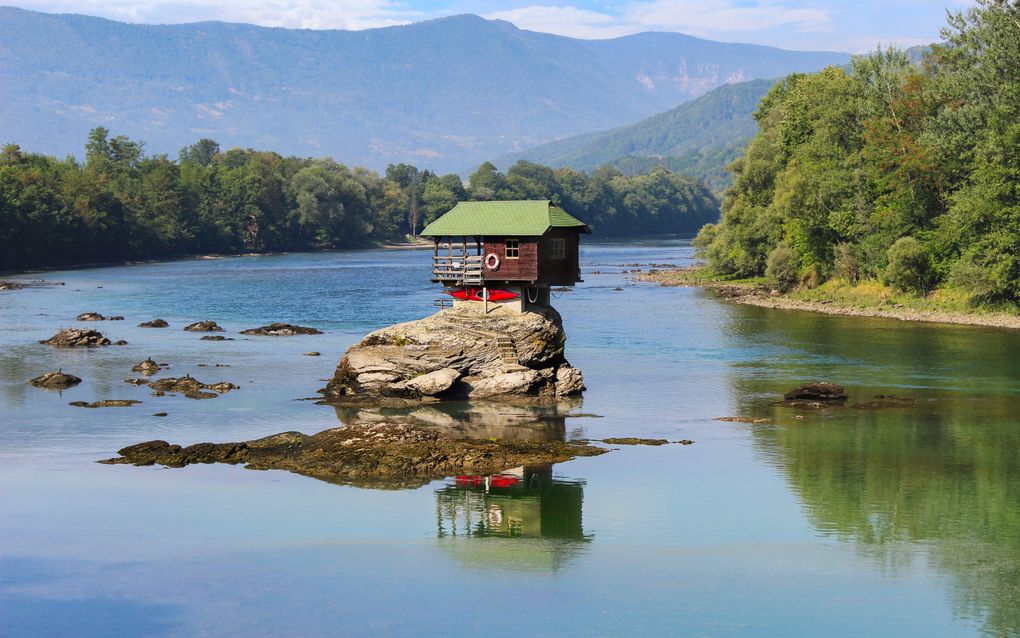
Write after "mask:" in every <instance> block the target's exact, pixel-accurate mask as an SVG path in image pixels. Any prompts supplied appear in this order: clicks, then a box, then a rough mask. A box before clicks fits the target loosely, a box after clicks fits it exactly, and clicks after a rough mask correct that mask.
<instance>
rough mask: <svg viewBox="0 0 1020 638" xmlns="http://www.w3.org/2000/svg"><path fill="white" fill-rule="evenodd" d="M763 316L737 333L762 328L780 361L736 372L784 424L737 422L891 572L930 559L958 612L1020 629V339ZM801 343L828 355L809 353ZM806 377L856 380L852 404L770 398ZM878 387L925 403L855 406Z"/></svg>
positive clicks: (743, 400) (810, 507)
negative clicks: (789, 404) (1013, 348)
mask: <svg viewBox="0 0 1020 638" xmlns="http://www.w3.org/2000/svg"><path fill="white" fill-rule="evenodd" d="M752 314H754V315H757V313H752ZM761 319H762V320H761V321H757V320H755V319H754V318H753V317H752V319H751V320H750V321H748V320H747V317H746V315H745V317H744V320H743V321H742V323H743V325H739V326H736V327H734V326H731V329H733V330H735V332H736V333H738V334H742V335H743V336H741V337H740V338H741V339H743V338H748V334H747V332H746V331H748V330H754V331H755V333H756V336H755V337H754V338H755V339H757V341H758V343H759V344H765V345H764V346H763V347H764V348H765V349H766V350H770V351H772V352H773V355H779V356H774V358H773V359H772V361H770V362H764V361H762V362H760V365H761V366H762V368H764V369H766V370H768V372H769V374H760V372H759V371H750V372H749V371H748V370H747V369H741V367H739V366H735V368H734V370H733V372H732V374H731V375H730V377H729V378H730V381H731V390H732V392H733V393H734V402H735V404H736V405H737V406H739V409H740V411H741V412H742V413H744V414H751V415H754V416H760V417H771V418H772V419H773V421H774V424H765V425H754V426H750V425H749V426H739V427H747V428H748V429H750V430H751V432H750V436H751V438H752V440H753V442H754V445H755V447H756V449H757V450H758V452H759V454H760V455H761V456H763V457H764V458H766V459H767V460H768V462H770V463H771V464H772V465H774V466H775V467H777V468H778V469H779V470H780V472H781V473H782V474H783V475H784V476H785V478H786V480H787V481H788V482H789V484H790V486H791V488H792V490H793V491H794V493H795V494H796V495H797V496H798V498H799V500H800V501H801V503H802V504H803V507H804V510H805V513H806V515H807V518H808V520H809V521H810V522H811V524H812V525H813V526H814V527H815V528H816V529H817V530H818V532H819V533H820V534H823V535H825V536H829V537H833V538H836V539H838V540H840V541H842V542H847V543H853V544H854V545H855V546H856V547H857V548H858V550H859V551H860V552H861V554H862V555H864V556H866V557H868V558H869V559H870V560H872V561H874V563H875V564H877V565H879V566H880V568H881V569H883V570H885V571H886V572H887V573H890V574H891V575H897V574H899V573H902V572H904V571H906V570H907V569H909V568H910V566H911V565H912V564H913V563H914V561H915V560H917V559H918V557H924V559H925V560H927V563H928V565H929V566H930V567H932V568H934V569H935V570H936V571H937V572H939V573H942V574H944V575H946V576H947V577H948V579H947V580H948V582H949V583H951V587H950V590H949V596H950V599H951V601H952V604H953V609H954V612H955V613H956V614H957V615H959V616H962V617H967V618H973V619H978V620H979V621H981V622H983V624H984V627H983V630H984V632H985V633H986V634H987V635H992V636H1012V635H1018V634H1020V397H1018V396H1016V394H1015V393H1016V386H1015V384H1014V383H1008V380H1009V379H1014V380H1015V379H1016V378H1018V375H1020V370H1018V367H1020V362H1017V361H1016V360H1015V359H1011V358H1010V357H1009V356H1008V355H1007V354H1006V353H1008V351H1009V345H1010V344H1015V343H1016V342H1017V336H1016V335H1012V334H1004V335H1002V338H1001V340H996V339H989V334H988V333H987V332H985V333H980V332H975V331H973V330H970V329H955V328H947V327H939V328H938V329H923V328H922V329H919V328H918V327H917V326H907V327H904V328H901V329H896V328H895V327H890V326H889V325H888V323H889V322H881V323H879V324H877V325H876V324H872V325H871V326H867V325H865V326H863V329H861V330H858V331H856V332H848V331H846V330H842V329H841V327H842V326H841V325H840V324H841V323H842V322H839V321H837V322H833V321H831V320H830V319H829V318H827V317H815V316H804V315H797V316H793V317H789V318H788V319H789V321H779V320H777V319H776V318H775V315H767V314H766V315H761ZM807 340H811V341H813V342H814V343H812V344H811V345H810V348H808V347H806V346H805V341H807ZM989 344H992V345H989ZM802 347H804V350H808V349H810V351H811V352H812V353H813V355H814V356H816V357H821V358H820V359H815V360H809V359H808V358H806V357H804V356H801V355H800V354H799V352H800V351H801V348H802ZM890 351H892V352H895V353H896V354H897V356H896V357H895V358H890V355H889V352H890ZM899 355H902V356H899ZM978 368H980V369H981V370H982V373H981V375H980V376H976V375H975V376H973V377H972V376H970V375H971V374H972V371H973V370H975V369H978ZM868 371H870V373H869V372H868ZM844 372H846V374H845V375H844V374H843V373H844ZM797 377H800V380H811V379H821V378H824V379H832V380H833V381H837V382H845V383H847V391H848V393H849V394H850V402H849V403H848V405H847V406H844V407H838V408H829V409H824V410H818V411H811V410H802V409H801V410H797V409H791V408H784V407H776V406H770V405H769V403H768V402H769V400H770V399H775V398H776V397H777V393H778V392H781V391H782V389H781V388H777V387H776V384H777V383H778V381H777V379H790V380H792V379H794V378H797ZM879 384H886V385H879ZM978 384H980V385H978ZM961 388H962V389H963V390H961ZM785 389H789V385H787V387H786V388H785ZM878 392H885V393H895V394H897V395H900V396H904V397H911V398H913V399H915V401H916V402H915V403H914V404H913V405H912V406H909V407H887V408H884V409H862V408H861V407H857V408H855V407H853V404H854V403H865V402H867V401H868V400H869V399H871V398H872V397H873V396H874V394H876V393H878Z"/></svg>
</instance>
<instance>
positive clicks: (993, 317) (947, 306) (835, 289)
mask: <svg viewBox="0 0 1020 638" xmlns="http://www.w3.org/2000/svg"><path fill="white" fill-rule="evenodd" d="M632 276H633V278H634V279H635V280H637V281H647V282H652V283H657V284H659V285H662V286H668V287H692V288H694V287H696V288H706V289H708V290H712V291H714V292H715V293H716V294H718V295H719V296H720V297H723V298H725V299H727V300H729V301H733V302H735V303H739V304H744V305H748V306H759V307H761V308H773V309H777V310H801V311H806V312H820V313H823V314H827V315H846V316H853V317H884V318H887V319H898V320H900V321H924V322H929V323H948V324H957V325H974V326H988V327H994V328H1010V329H1020V314H1017V313H1016V312H1008V311H1006V310H993V309H973V310H964V309H962V308H961V306H964V305H965V301H963V300H961V299H958V298H955V297H954V296H953V295H952V293H947V292H946V291H937V292H935V293H933V294H932V295H930V296H928V297H916V296H913V295H907V294H902V293H896V292H895V291H893V290H892V289H891V288H889V287H888V286H883V285H881V284H878V283H877V282H863V283H861V284H858V285H856V286H853V285H850V284H849V283H847V282H841V281H830V282H826V283H825V284H823V285H822V286H819V287H818V288H812V289H807V290H794V291H792V292H789V293H786V294H780V293H778V292H776V291H770V290H769V289H768V287H766V286H765V284H764V282H762V281H759V280H746V281H725V280H721V279H718V278H715V277H713V276H712V275H710V274H709V273H707V272H706V271H705V270H704V268H701V267H695V268H677V269H670V270H655V269H653V270H647V271H642V272H637V273H633V274H632Z"/></svg>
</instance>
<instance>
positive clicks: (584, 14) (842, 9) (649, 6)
mask: <svg viewBox="0 0 1020 638" xmlns="http://www.w3.org/2000/svg"><path fill="white" fill-rule="evenodd" d="M12 4H14V5H15V6H19V7H22V8H25V9H34V10H37V11H47V12H59V13H84V14H88V15H96V16H102V17H106V18H111V19H114V20H123V21H126V22H145V23H181V22H197V21H202V20H226V21H230V22H250V23H254V24H260V25H264V26H281V27H295V28H310V29H366V28H373V27H380V26H387V25H394V24H406V23H408V22H417V21H419V20H428V19H431V18H438V17H442V16H447V15H453V14H457V13H475V14H478V15H481V16H484V17H487V18H499V19H503V20H508V21H510V22H512V23H514V24H516V25H517V26H518V27H520V28H522V29H532V30H534V31H544V32H548V33H558V34H560V35H567V36H573V37H579V38H612V37H617V36H621V35H627V34H630V33H637V32H640V31H676V32H680V33H687V34H690V35H696V36H699V37H703V38H708V39H712V40H723V41H728V42H753V43H757V44H767V45H772V46H778V47H783V48H787V49H825V50H840V51H850V52H853V53H859V52H864V51H868V50H870V49H873V48H874V47H875V46H876V45H878V44H883V45H886V44H898V45H900V46H912V45H914V44H925V43H929V42H932V41H934V40H936V39H937V38H938V37H939V28H940V27H941V26H942V25H943V24H944V23H945V12H946V9H947V8H949V9H951V10H959V9H961V8H964V7H966V6H969V5H970V4H972V1H971V0H860V1H857V2H852V1H845V0H844V1H841V0H702V1H700V2H699V1H697V0H577V1H576V2H571V3H561V4H553V3H544V2H541V1H540V0H514V1H507V0H485V1H482V2H467V1H465V0H404V1H399V0H151V1H148V2H140V1H137V0H22V1H20V2H19V1H18V0H14V2H12Z"/></svg>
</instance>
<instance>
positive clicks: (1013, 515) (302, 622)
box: [0, 241, 1020, 636]
mask: <svg viewBox="0 0 1020 638" xmlns="http://www.w3.org/2000/svg"><path fill="white" fill-rule="evenodd" d="M691 257H692V253H691V248H690V246H689V245H688V244H687V243H685V242H682V241H676V242H650V243H631V244H589V245H587V246H585V247H584V249H583V253H582V260H583V264H582V267H583V271H584V272H585V273H586V274H585V279H586V281H585V282H584V283H583V284H580V285H578V286H577V287H576V289H574V290H573V291H571V292H564V293H562V294H560V295H559V297H558V298H556V299H554V305H555V306H556V307H557V309H558V310H559V311H560V312H561V314H562V315H563V318H564V325H565V327H566V330H567V334H568V335H569V338H568V342H567V355H568V358H569V359H570V361H571V363H573V364H574V365H575V366H577V367H580V368H581V369H582V370H583V371H584V373H585V375H586V379H587V385H588V388H589V389H588V391H587V392H586V394H585V397H584V400H583V404H580V405H572V406H566V407H565V408H562V409H561V410H560V412H559V416H555V415H554V416H552V417H549V416H548V415H546V416H545V417H543V420H541V421H540V423H542V424H543V425H541V426H535V427H541V428H544V432H546V433H547V434H548V433H552V435H554V436H564V437H567V438H604V437H613V436H639V437H664V438H669V439H671V440H676V439H692V440H694V441H695V443H694V444H693V445H689V446H681V445H668V446H663V447H655V448H652V447H621V448H620V449H618V450H615V451H612V452H611V453H608V454H605V455H602V456H599V457H593V458H582V459H577V460H574V461H571V462H567V463H562V464H558V465H556V466H555V467H552V468H549V467H544V468H543V467H538V468H527V478H528V480H527V481H525V482H524V483H525V484H526V485H527V487H526V488H520V486H518V487H517V489H507V490H499V489H492V490H490V492H488V493H486V492H485V491H484V490H483V489H470V488H466V487H464V486H463V485H457V484H456V482H455V481H454V480H453V479H445V480H439V481H433V482H431V483H429V484H427V485H425V486H423V487H420V488H417V489H407V490H381V489H367V488H359V487H350V486H341V485H333V484H329V483H325V482H321V481H318V480H315V479H312V478H307V477H303V476H299V475H295V474H289V473H286V472H282V471H266V472H259V471H249V470H245V469H243V468H241V467H236V466H226V465H202V466H190V467H187V468H184V469H166V468H160V467H144V468H138V467H131V466H123V465H117V466H108V465H101V464H97V463H96V462H95V461H97V460H99V459H103V458H108V457H111V456H114V455H115V452H116V450H117V449H119V448H120V447H123V446H125V445H128V444H131V443H137V442H140V441H145V440H150V439H156V438H162V439H165V440H168V441H171V442H174V443H180V444H190V443H195V442H200V441H237V440H245V439H250V438H255V437H260V436H265V435H268V434H272V433H275V432H280V431H285V430H299V431H302V432H306V433H309V434H310V433H315V432H318V431H320V430H323V429H325V428H329V427H336V426H337V425H341V421H340V420H338V413H337V411H335V410H333V409H332V408H330V407H327V406H319V405H315V404H314V403H313V402H311V401H301V400H299V399H303V398H307V397H313V396H315V394H314V391H315V389H317V388H319V387H321V386H322V385H323V383H324V381H325V380H326V379H327V378H328V377H329V376H330V375H331V373H332V369H333V367H334V366H335V364H336V361H337V360H338V359H339V357H340V355H341V354H342V353H343V351H344V349H345V348H346V347H347V346H349V345H351V344H352V343H354V342H355V341H357V340H358V339H359V338H360V337H361V336H362V335H363V334H364V333H366V332H367V331H369V330H371V329H373V328H376V327H381V326H383V325H387V324H390V323H393V322H396V321H404V320H410V319H414V318H418V317H421V316H424V315H426V314H428V313H430V312H432V311H433V310H434V308H433V306H432V302H433V301H434V300H435V299H436V298H437V297H438V296H439V295H438V294H437V290H436V289H435V288H434V287H433V286H432V285H431V284H429V283H428V273H429V266H430V263H429V262H430V254H429V253H428V252H420V251H381V250H372V251H353V252H339V253H326V254H295V255H281V256H263V257H239V258H230V259H215V260H192V261H183V262H174V263H160V264H148V265H139V266H124V267H111V268H97V269H88V270H78V271H68V272H58V273H51V274H49V275H47V279H50V280H53V281H61V282H64V285H63V286H53V287H40V288H28V289H24V290H20V291H13V292H4V293H0V326H2V328H0V635H3V636H194V635H202V636H234V635H249V636H365V635H383V636H418V635H469V634H480V633H483V632H486V633H488V632H498V633H501V634H503V633H505V634H511V633H512V634H522V635H541V636H590V635H606V636H622V635H627V636H634V635H642V636H644V635H649V636H651V635H660V636H676V635H698V636H807V635H824V636H861V635H895V636H968V635H992V636H1008V635H1020V383H1018V381H1020V334H1018V333H1013V332H1008V331H1003V330H996V329H989V328H971V327H961V326H941V325H923V324H907V323H901V322H897V321H893V320H883V319H867V318H849V317H835V316H827V315H815V314H809V313H797V312H786V311H776V310H765V309H760V308H753V307H745V306H738V305H733V304H730V303H726V302H723V301H719V300H716V299H714V298H713V297H712V296H711V295H710V294H708V293H706V292H704V291H701V290H697V289H664V288H659V287H657V286H653V285H649V284H634V283H632V282H629V281H628V276H627V275H626V274H625V273H622V272H621V271H624V270H628V269H630V268H632V267H633V266H631V265H630V264H648V263H673V264H678V265H683V264H685V263H689V262H690V259H691ZM617 287H620V288H622V290H615V288H617ZM83 311H98V312H101V313H103V314H107V315H111V314H115V315H124V316H125V317H126V320H125V321H116V322H101V323H97V324H89V325H92V326H94V327H96V328H98V329H100V330H102V331H103V332H104V334H107V336H109V337H111V338H113V339H126V340H127V341H128V342H129V344H128V345H126V346H110V347H107V348H97V349H93V350H75V349H63V350H62V349H56V348H51V347H49V346H44V345H40V344H38V343H37V341H38V340H40V339H45V338H47V337H49V336H50V335H52V334H53V333H54V332H55V331H56V330H57V329H58V328H60V327H66V326H72V325H81V324H78V323H77V322H75V320H74V318H75V316H76V315H77V314H78V313H79V312H83ZM155 317H161V318H163V319H166V320H167V321H169V322H170V324H171V327H170V328H167V329H143V328H137V327H135V326H136V324H138V323H139V322H141V321H146V320H149V319H152V318H155ZM200 319H213V320H216V321H218V322H219V323H220V325H222V326H223V327H224V328H225V329H226V332H225V333H223V334H225V335H227V336H232V337H234V340H228V341H219V342H210V341H200V340H199V336H200V335H198V334H196V333H189V332H184V331H182V330H181V327H183V326H184V325H185V324H186V323H190V322H192V321H197V320H200ZM271 321H288V322H292V323H299V324H302V325H311V326H316V327H318V328H320V329H322V330H324V331H325V333H326V334H324V335H318V336H298V337H290V338H272V337H244V336H243V335H239V334H237V332H238V331H239V330H241V329H244V328H250V327H255V326H259V325H263V324H265V323H269V322H271ZM310 350H317V351H321V352H322V353H323V356H321V357H308V356H303V353H304V352H306V351H310ZM147 356H152V357H153V358H154V359H156V360H157V361H165V362H167V363H169V364H170V368H169V369H168V370H167V374H171V373H172V374H174V375H175V376H176V375H181V374H185V373H188V374H191V375H192V376H195V377H197V378H199V379H200V380H202V381H207V382H214V381H232V382H234V383H237V384H238V385H240V386H241V389H240V390H236V391H234V392H231V393H229V394H226V395H224V396H222V397H219V398H216V399H212V400H204V401H194V400H189V399H186V398H184V397H180V396H169V395H168V396H164V397H153V396H151V395H150V393H149V391H148V390H147V388H145V387H144V386H142V387H135V386H132V385H130V384H127V383H124V381H123V380H124V379H125V378H129V377H134V376H137V375H136V374H134V373H131V372H130V367H131V366H132V365H133V364H135V363H137V362H138V361H141V360H142V359H144V358H145V357H147ZM216 364H224V365H223V366H222V367H215V365H216ZM57 368H62V369H63V370H65V371H68V372H71V373H73V374H76V375H78V376H80V377H82V378H83V379H84V381H83V383H82V384H81V385H79V386H77V387H74V388H71V389H70V390H66V391H64V392H62V393H58V392H53V391H46V390H40V389H37V388H34V387H31V386H28V385H26V384H25V381H26V380H27V379H29V378H31V377H33V376H36V375H38V374H41V373H42V372H45V371H48V370H53V369H57ZM811 380H832V381H835V382H839V383H841V384H843V385H845V386H846V388H847V390H848V393H849V394H850V395H851V400H850V403H851V404H853V403H862V402H867V401H870V400H873V397H874V395H876V394H894V395H897V396H901V397H910V398H913V399H915V400H916V403H915V404H914V405H913V407H897V408H884V409H862V408H853V407H850V406H849V405H848V406H847V407H845V408H841V409H832V410H825V411H821V412H819V411H806V410H798V409H793V408H784V407H774V406H771V405H770V402H771V401H773V400H775V399H776V398H778V397H779V395H781V394H782V393H783V392H784V391H786V390H788V389H790V388H791V387H793V386H794V385H796V384H798V383H801V382H804V381H811ZM100 399H140V400H142V401H143V403H141V404H140V405H136V406H133V407H130V408H105V409H95V410H90V409H83V408H76V407H71V406H69V405H68V402H70V401H79V400H83V401H94V400H100ZM564 410H565V411H566V414H564ZM156 412H167V413H168V416H166V417H156V416H152V415H153V414H154V413H156ZM478 414H480V415H481V416H476V420H480V421H481V427H482V428H483V429H484V428H485V427H486V426H487V425H490V420H491V423H496V422H497V421H499V422H500V423H503V422H505V421H507V420H508V419H509V420H510V421H514V419H515V418H517V416H519V415H515V413H514V411H513V410H511V409H510V408H507V411H506V413H501V412H500V410H495V411H490V412H488V413H486V412H485V411H481V412H479V413H478ZM339 416H343V415H342V414H341V415H339ZM725 416H752V417H761V418H769V419H772V420H773V421H772V422H771V423H761V424H757V425H755V424H750V423H730V422H721V421H717V420H714V419H716V418H717V417H725ZM798 417H800V418H798ZM501 419H502V421H500V420H501ZM476 425H477V424H476ZM515 427H516V426H515ZM529 427H530V426H520V427H518V430H521V431H529Z"/></svg>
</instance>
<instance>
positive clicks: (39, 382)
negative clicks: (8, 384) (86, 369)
mask: <svg viewBox="0 0 1020 638" xmlns="http://www.w3.org/2000/svg"><path fill="white" fill-rule="evenodd" d="M29 383H30V384H32V385H34V386H36V387H38V388H58V389H62V388H70V387H71V386H74V385H78V384H79V383H81V378H79V377H76V376H74V375H73V374H67V373H66V372H64V371H63V370H58V371H56V372H47V373H46V374H41V375H39V376H38V377H36V378H34V379H31V380H30V381H29Z"/></svg>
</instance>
